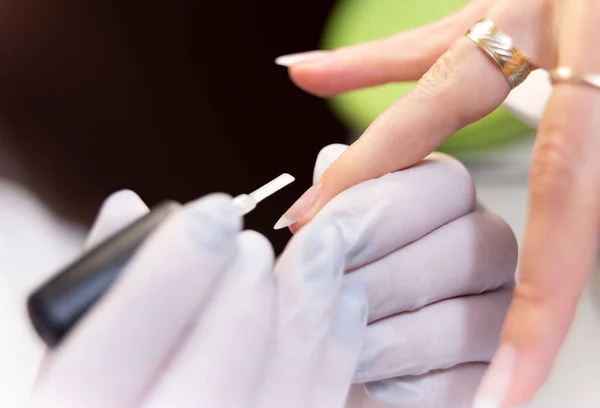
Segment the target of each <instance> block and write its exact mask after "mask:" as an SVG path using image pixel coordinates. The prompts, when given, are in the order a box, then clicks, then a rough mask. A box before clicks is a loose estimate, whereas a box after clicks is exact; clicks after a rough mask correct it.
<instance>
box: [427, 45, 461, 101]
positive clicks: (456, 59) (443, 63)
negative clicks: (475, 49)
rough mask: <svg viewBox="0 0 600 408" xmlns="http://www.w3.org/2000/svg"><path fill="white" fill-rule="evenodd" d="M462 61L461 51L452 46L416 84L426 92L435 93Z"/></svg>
mask: <svg viewBox="0 0 600 408" xmlns="http://www.w3.org/2000/svg"><path fill="white" fill-rule="evenodd" d="M461 63H462V57H461V53H460V52H458V51H457V50H456V49H455V48H454V47H453V48H450V49H449V50H448V51H446V52H445V53H444V54H443V55H442V56H441V57H440V58H439V59H438V60H437V61H436V62H435V63H434V64H433V66H432V67H431V68H430V69H429V71H427V72H426V73H425V75H423V77H422V78H421V79H420V80H419V83H418V86H419V87H420V89H421V90H422V91H424V92H426V93H430V94H437V93H439V92H440V90H441V89H443V88H444V86H445V85H446V84H447V83H448V80H449V79H450V78H452V76H453V75H454V74H455V72H456V70H457V67H458V66H460V64H461Z"/></svg>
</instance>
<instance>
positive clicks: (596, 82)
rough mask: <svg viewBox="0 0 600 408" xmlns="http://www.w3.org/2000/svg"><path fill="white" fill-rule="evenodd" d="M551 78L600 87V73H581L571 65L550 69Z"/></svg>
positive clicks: (555, 80) (556, 80) (557, 80)
mask: <svg viewBox="0 0 600 408" xmlns="http://www.w3.org/2000/svg"><path fill="white" fill-rule="evenodd" d="M550 80H551V81H552V83H553V84H554V83H556V82H572V83H578V84H582V85H587V86H589V87H592V88H595V89H600V75H597V74H579V73H577V72H575V71H574V70H573V69H572V68H570V67H565V66H562V67H558V68H555V69H553V70H552V71H550Z"/></svg>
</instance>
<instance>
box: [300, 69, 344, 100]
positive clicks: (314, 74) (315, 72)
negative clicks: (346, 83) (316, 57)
mask: <svg viewBox="0 0 600 408" xmlns="http://www.w3.org/2000/svg"><path fill="white" fill-rule="evenodd" d="M288 73H289V76H290V79H291V80H292V82H293V83H294V85H296V86H297V87H298V88H300V89H302V90H303V91H305V92H307V93H309V94H311V95H314V96H318V97H320V98H330V97H332V96H336V95H338V94H340V93H341V92H344V89H343V88H340V86H339V81H340V79H339V77H338V75H337V72H335V71H334V72H331V71H330V69H329V68H327V65H325V64H323V63H317V62H309V63H304V64H301V65H298V66H294V67H290V68H289V71H288ZM336 77H338V78H336Z"/></svg>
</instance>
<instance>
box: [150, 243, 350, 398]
mask: <svg viewBox="0 0 600 408" xmlns="http://www.w3.org/2000/svg"><path fill="white" fill-rule="evenodd" d="M237 248H238V249H237V256H236V259H235V261H234V262H233V264H232V265H231V266H230V268H229V270H230V271H229V273H228V274H227V276H226V277H225V279H224V280H223V282H221V283H222V284H221V287H220V289H219V291H218V293H217V294H216V296H215V298H214V299H213V300H212V301H211V303H210V305H209V306H208V307H207V308H206V310H205V311H204V312H203V314H202V315H201V316H199V322H198V324H197V325H195V326H194V327H193V328H192V329H191V333H190V334H189V335H188V336H187V338H186V340H185V343H184V344H183V346H182V347H181V349H180V350H178V351H177V352H176V355H175V357H174V358H173V360H172V361H171V362H170V363H169V368H168V369H167V370H166V372H164V373H163V374H162V376H161V377H162V378H161V380H160V384H159V385H158V386H157V387H156V388H155V389H154V390H153V392H152V395H151V396H150V397H149V398H148V400H147V402H146V404H145V405H144V406H145V407H147V408H151V407H156V408H161V407H167V406H173V407H181V408H185V407H190V408H191V407H197V406H198V404H199V403H200V404H201V405H202V406H206V407H244V406H247V402H248V401H249V400H250V396H251V393H252V392H253V391H255V390H254V387H255V386H256V385H255V379H256V378H257V376H258V374H259V368H260V367H261V364H262V363H263V361H265V360H266V359H268V358H269V357H270V356H269V353H270V351H272V347H273V344H272V342H271V341H270V340H272V338H273V333H272V331H271V329H272V326H273V325H272V324H273V318H274V311H275V308H274V301H275V298H274V295H275V290H274V285H273V280H272V276H273V259H274V255H273V250H272V248H271V244H270V243H269V242H268V241H267V240H266V238H264V237H263V236H262V235H260V234H258V233H256V232H253V231H245V232H243V233H241V234H240V236H239V237H238V239H237ZM242 339H243V340H242ZM357 354H358V353H357Z"/></svg>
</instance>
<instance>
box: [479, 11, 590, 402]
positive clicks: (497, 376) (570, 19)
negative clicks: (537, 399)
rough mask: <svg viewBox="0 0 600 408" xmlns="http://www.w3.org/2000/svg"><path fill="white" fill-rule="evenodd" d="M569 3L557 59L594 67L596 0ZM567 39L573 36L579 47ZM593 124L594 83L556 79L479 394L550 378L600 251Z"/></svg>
mask: <svg viewBox="0 0 600 408" xmlns="http://www.w3.org/2000/svg"><path fill="white" fill-rule="evenodd" d="M572 3H573V4H571V3H569V7H568V8H567V7H565V10H563V11H564V12H565V13H568V14H565V15H564V17H563V20H564V21H565V22H566V23H568V24H565V25H564V26H561V39H560V41H561V49H560V51H561V61H560V63H559V65H565V66H569V67H571V68H573V69H574V70H575V71H577V72H581V73H600V57H599V56H598V55H596V54H594V53H592V54H593V55H592V54H590V53H589V50H590V49H591V48H589V47H593V46H594V45H593V44H594V42H593V41H594V40H592V39H593V38H598V35H599V32H598V26H597V24H596V23H595V21H596V19H597V16H598V15H599V14H600V5H599V4H598V3H597V2H585V1H583V2H582V1H576V2H572ZM570 44H577V47H574V48H576V50H575V49H569V47H570V46H571V45H570ZM599 130H600V91H599V90H597V89H594V88H591V87H586V86H581V85H576V84H571V83H558V84H556V86H555V89H554V91H553V93H552V96H551V98H550V100H549V102H548V106H547V109H546V111H545V113H544V116H543V119H542V123H541V126H540V129H539V131H538V138H537V142H536V146H535V150H534V156H533V162H532V168H531V177H530V185H531V189H530V196H529V218H528V223H527V228H526V234H525V241H524V247H523V255H522V260H521V262H522V263H521V270H520V277H519V280H518V282H517V286H516V290H515V299H514V301H513V304H512V305H511V308H510V313H509V315H508V317H507V320H506V325H505V330H504V332H503V337H502V344H503V345H504V346H503V347H502V348H501V350H500V351H499V352H498V356H497V358H496V359H495V361H496V363H495V364H493V365H492V367H491V370H490V372H489V373H488V374H487V375H486V380H485V381H484V383H483V385H482V390H481V391H480V397H481V398H482V399H487V400H491V401H499V403H502V402H504V400H505V399H506V401H505V404H513V405H517V404H524V403H527V402H528V401H529V400H530V399H531V398H532V397H533V395H534V393H535V392H536V391H537V390H538V389H539V387H540V386H541V385H542V384H543V382H544V381H545V380H546V378H547V376H548V374H549V373H550V370H551V368H552V363H553V361H554V359H555V357H556V355H557V353H558V351H559V349H560V346H561V344H562V342H563V341H564V338H565V336H566V334H567V332H568V329H569V327H570V324H571V321H572V319H573V315H574V313H575V310H576V307H577V303H578V299H579V297H580V295H581V292H582V290H583V288H584V286H585V283H586V281H587V279H588V277H589V275H590V272H591V271H592V269H593V265H594V261H595V258H596V254H597V243H598V221H599V218H598V210H599V208H600V207H599V204H600V197H599V191H600V189H599V187H600V180H599V178H600V165H599V162H598V158H597V154H596V152H597V151H598V150H597V149H598V148H600V137H599ZM509 390H510V391H509ZM507 392H508V395H506V394H507ZM509 406H510V405H509Z"/></svg>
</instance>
